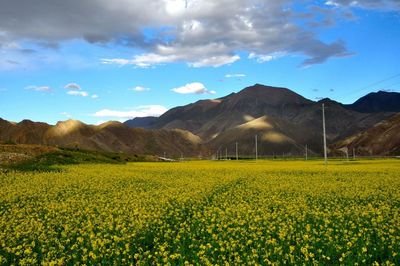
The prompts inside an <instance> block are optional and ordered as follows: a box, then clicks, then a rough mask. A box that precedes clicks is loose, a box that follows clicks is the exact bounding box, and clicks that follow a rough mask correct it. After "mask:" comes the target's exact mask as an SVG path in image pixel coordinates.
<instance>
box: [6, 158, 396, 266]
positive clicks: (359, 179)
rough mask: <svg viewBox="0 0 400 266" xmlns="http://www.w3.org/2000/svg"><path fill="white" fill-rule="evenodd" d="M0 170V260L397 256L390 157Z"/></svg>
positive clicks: (315, 260)
mask: <svg viewBox="0 0 400 266" xmlns="http://www.w3.org/2000/svg"><path fill="white" fill-rule="evenodd" d="M62 169H63V171H61V172H49V173H39V172H38V173H33V172H31V173H17V172H15V173H0V185H1V189H0V264H2V265H10V264H21V265H24V264H28V265H32V264H35V265H37V264H44V265H83V264H87V265H93V264H96V265H97V264H101V265H121V264H133V265H137V264H138V265H148V264H162V265H165V264H172V265H176V264H181V265H189V264H213V265H215V264H218V265H222V264H233V265H238V264H242V265H243V264H246V265H247V264H250V265H258V264H261V265H266V264H296V265H297V264H362V265H365V264H377V263H379V264H388V265H392V264H393V265H400V254H399V253H400V160H368V161H367V160H366V161H355V162H339V161H337V162H330V164H329V165H328V166H327V167H325V166H324V165H323V164H322V163H321V162H320V161H308V162H301V161H286V162H285V161H257V162H254V161H253V162H251V161H248V162H236V161H226V162H205V161H204V162H181V163H130V164H127V165H108V164H93V165H90V164H88V165H75V166H65V167H63V168H62Z"/></svg>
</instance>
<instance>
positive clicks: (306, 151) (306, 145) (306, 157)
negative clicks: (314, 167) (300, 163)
mask: <svg viewBox="0 0 400 266" xmlns="http://www.w3.org/2000/svg"><path fill="white" fill-rule="evenodd" d="M307 160H308V153H307V144H306V161H307Z"/></svg>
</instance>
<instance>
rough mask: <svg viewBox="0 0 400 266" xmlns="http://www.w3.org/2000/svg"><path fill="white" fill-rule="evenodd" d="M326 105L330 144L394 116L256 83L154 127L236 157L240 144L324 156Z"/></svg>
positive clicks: (178, 111)
mask: <svg viewBox="0 0 400 266" xmlns="http://www.w3.org/2000/svg"><path fill="white" fill-rule="evenodd" d="M322 103H324V104H325V106H326V112H325V113H326V121H327V122H326V126H327V139H328V143H334V142H336V141H338V140H341V139H343V138H345V137H348V136H351V135H353V134H355V133H358V132H361V131H362V130H365V129H367V128H370V127H371V126H373V125H375V124H376V123H378V122H380V121H382V120H384V119H386V118H388V117H390V116H391V115H392V114H393V113H390V112H379V113H361V112H357V111H354V110H352V109H350V108H347V106H344V105H342V104H341V103H338V102H335V101H332V100H329V99H324V100H322V101H319V102H314V101H311V100H308V99H306V98H304V97H302V96H301V95H299V94H297V93H295V92H293V91H291V90H289V89H286V88H277V87H270V86H264V85H260V84H256V85H254V86H251V87H247V88H245V89H243V90H242V91H240V92H238V93H232V94H230V95H228V96H225V97H222V98H218V99H213V100H201V101H198V102H196V103H193V104H189V105H186V106H181V107H176V108H173V109H171V110H169V111H168V112H166V113H165V114H164V115H162V116H160V117H159V118H158V119H156V120H155V121H153V122H152V124H151V127H152V128H158V129H160V128H164V129H172V128H180V129H183V130H188V131H190V132H192V133H193V134H196V135H198V136H200V137H201V138H202V140H203V143H204V144H205V145H206V146H207V147H209V149H211V150H212V151H213V152H215V151H217V150H221V149H222V150H224V151H225V150H226V149H228V152H229V153H231V154H233V152H234V149H235V143H236V142H238V143H239V151H240V153H242V154H254V152H255V148H254V146H255V145H254V141H255V140H254V139H255V135H257V136H258V142H259V143H258V144H259V145H258V149H259V154H262V155H272V154H274V153H275V154H282V152H284V153H290V154H298V155H300V154H303V152H304V147H305V145H307V146H308V148H309V149H310V152H311V153H312V152H314V153H316V154H320V153H321V152H322V111H321V105H322Z"/></svg>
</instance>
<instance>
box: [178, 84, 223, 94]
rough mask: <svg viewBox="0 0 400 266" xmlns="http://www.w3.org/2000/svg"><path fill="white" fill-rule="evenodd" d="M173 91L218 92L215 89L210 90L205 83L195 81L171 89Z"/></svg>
mask: <svg viewBox="0 0 400 266" xmlns="http://www.w3.org/2000/svg"><path fill="white" fill-rule="evenodd" d="M171 91H173V92H176V93H179V94H216V92H215V91H210V90H208V89H207V88H206V87H205V86H204V84H203V83H200V82H193V83H188V84H186V85H184V86H181V87H177V88H173V89H171Z"/></svg>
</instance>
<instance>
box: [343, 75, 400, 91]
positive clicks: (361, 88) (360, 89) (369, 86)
mask: <svg viewBox="0 0 400 266" xmlns="http://www.w3.org/2000/svg"><path fill="white" fill-rule="evenodd" d="M397 77H400V73H397V74H395V75H392V76H389V77H387V78H384V79H381V80H379V81H375V82H373V83H370V84H368V85H366V86H363V87H360V88H359V89H356V90H354V91H351V92H346V93H345V94H342V95H340V96H339V97H341V96H349V95H352V94H354V93H358V92H361V91H363V90H365V89H369V88H371V87H373V86H376V85H379V84H381V83H383V82H386V81H388V80H392V79H395V78H397ZM399 83H400V82H396V83H395V84H391V85H389V86H387V87H384V88H388V87H391V86H394V85H397V84H399ZM384 88H381V90H382V89H384Z"/></svg>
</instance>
